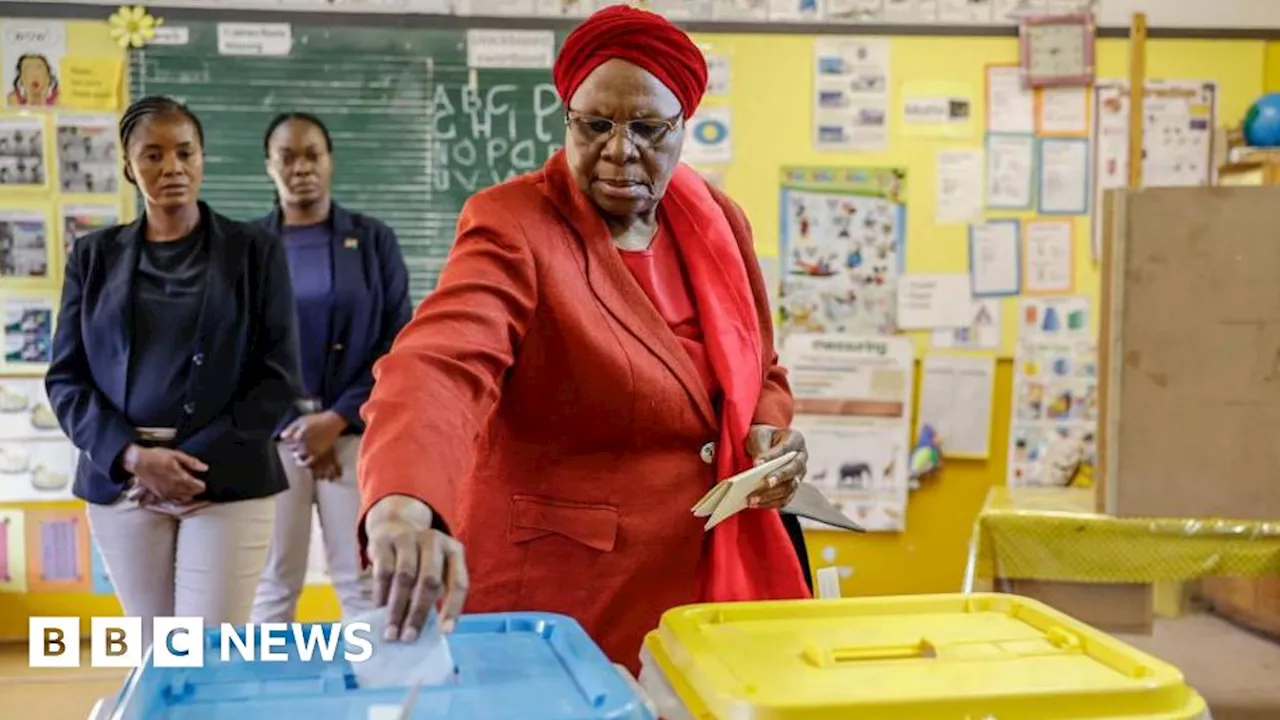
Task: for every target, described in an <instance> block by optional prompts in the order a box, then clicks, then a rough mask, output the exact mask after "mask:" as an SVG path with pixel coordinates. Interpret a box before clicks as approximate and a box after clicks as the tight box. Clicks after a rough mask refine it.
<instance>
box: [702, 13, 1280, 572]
mask: <svg viewBox="0 0 1280 720" xmlns="http://www.w3.org/2000/svg"><path fill="white" fill-rule="evenodd" d="M698 40H699V41H700V42H703V43H705V44H707V45H708V46H709V47H710V48H711V50H712V52H716V53H723V54H727V55H730V56H731V57H732V58H733V79H732V82H733V85H732V94H731V97H730V99H729V103H728V104H730V105H732V107H733V117H734V157H733V164H732V166H730V167H729V168H728V170H727V171H726V172H725V180H726V187H727V189H728V191H729V194H730V195H731V196H733V197H734V198H735V199H736V200H737V201H738V202H739V203H740V204H742V206H743V207H744V208H745V210H746V212H747V214H748V216H749V217H750V219H751V221H752V224H753V226H754V229H755V232H756V239H757V247H758V249H759V251H760V253H761V254H762V255H765V256H770V255H776V253H777V246H778V231H779V218H778V209H779V202H778V192H779V191H778V181H777V177H778V167H779V166H781V165H804V164H821V165H842V164H848V165H892V166H901V167H905V168H906V169H907V173H908V174H907V184H908V198H907V202H908V220H907V242H906V270H907V272H967V270H968V267H969V265H968V256H967V252H968V241H967V235H966V226H964V225H947V226H938V225H937V224H935V222H934V204H933V198H934V194H935V189H934V188H935V177H934V166H935V162H936V154H937V152H938V150H940V149H942V148H945V147H957V146H966V147H967V146H975V145H979V144H981V142H982V135H981V133H982V123H981V122H977V123H975V124H974V126H973V127H974V134H973V136H972V137H968V138H963V139H958V140H938V139H932V138H919V137H904V136H901V135H895V136H893V138H892V142H891V144H890V149H889V150H888V151H886V152H883V153H878V154H856V155H855V154H843V155H842V154H835V153H828V152H823V153H819V152H816V151H815V150H814V149H813V143H812V141H811V134H812V132H811V120H810V117H811V111H810V107H811V104H812V98H811V93H812V83H811V77H812V69H811V68H812V64H813V38H811V37H803V36H777V35H713V34H703V35H699V36H698ZM1127 53H1128V44H1127V42H1125V41H1123V40H1104V41H1101V42H1100V43H1099V48H1098V68H1099V77H1100V78H1123V77H1126V76H1127V73H1128V55H1127ZM1266 54H1267V48H1266V43H1264V42H1262V41H1197V40H1158V41H1152V42H1150V43H1149V45H1148V49H1147V67H1148V75H1149V77H1151V78H1164V79H1171V80H1173V79H1177V80H1181V79H1195V80H1214V81H1217V82H1218V83H1219V84H1220V90H1221V98H1220V104H1219V108H1218V109H1219V114H1220V118H1222V119H1223V120H1226V121H1229V122H1233V123H1234V122H1238V119H1239V118H1240V117H1241V116H1242V115H1243V113H1244V112H1245V110H1246V109H1247V107H1248V106H1249V104H1250V103H1251V102H1252V101H1253V100H1254V99H1256V97H1257V96H1258V94H1259V92H1260V91H1261V90H1262V87H1263V74H1264V73H1263V68H1264V56H1266ZM1016 59H1017V41H1016V40H1014V39H1012V38H1008V39H1005V38H939V37H899V38H895V39H894V40H893V43H892V56H891V61H890V62H891V69H890V72H891V77H892V82H893V84H894V100H895V103H894V107H895V108H896V107H897V105H898V104H899V103H898V100H900V98H901V96H902V88H903V85H904V84H907V83H912V82H931V83H947V84H954V85H956V86H957V87H965V88H969V89H970V92H971V96H972V97H973V98H974V100H975V103H976V104H975V106H974V108H973V112H974V114H975V116H976V117H977V118H982V117H984V114H985V102H984V97H985V93H984V69H985V67H986V66H987V65H988V64H992V63H1012V62H1016ZM895 116H896V112H895ZM891 122H892V121H891ZM893 127H895V128H897V127H900V124H899V123H894V124H893ZM990 216H991V217H1029V216H1031V215H1030V214H1016V213H995V212H992V213H990ZM1075 224H1076V230H1077V232H1076V236H1075V240H1076V288H1077V292H1078V293H1079V294H1083V295H1087V296H1089V297H1090V298H1092V299H1093V301H1094V304H1095V307H1096V303H1097V300H1098V272H1097V267H1096V265H1095V264H1094V262H1093V260H1092V255H1091V251H1090V245H1089V243H1090V221H1089V219H1088V218H1087V217H1081V218H1078V219H1076V220H1075ZM1016 302H1017V300H1016V299H1008V300H1005V301H1004V304H1005V307H1004V308H1003V310H1004V312H1003V313H1002V316H1003V319H1004V322H1005V333H1004V337H1005V343H1004V348H1003V353H1002V354H1003V355H1004V356H1005V359H1003V360H1002V361H1001V362H1000V363H999V364H998V370H997V377H996V397H995V413H994V420H993V422H994V425H993V432H992V440H991V448H992V455H991V458H990V459H989V460H986V461H961V460H949V461H947V465H946V467H945V468H944V471H943V472H942V473H941V474H940V475H939V476H938V477H937V478H935V479H932V480H928V481H926V483H925V485H924V487H923V488H922V489H921V490H919V491H917V492H915V493H913V494H912V496H911V499H910V501H909V503H908V509H907V530H906V532H903V533H901V534H891V533H877V534H868V535H862V536H851V535H846V534H842V533H830V532H819V533H813V534H812V535H811V540H810V546H811V547H810V552H811V555H813V562H814V565H815V567H820V566H824V565H828V564H832V563H830V562H827V561H826V560H824V559H823V558H822V554H823V550H824V549H825V548H827V547H831V548H834V549H835V551H836V553H835V557H836V560H835V562H834V564H835V565H837V566H842V567H846V568H850V569H851V570H852V574H851V575H850V576H849V577H848V578H847V579H846V580H845V581H844V583H843V588H842V589H843V591H844V592H845V593H846V594H850V595H852V594H857V595H879V594H896V593H916V592H952V591H957V590H959V589H960V587H961V578H962V576H963V572H964V566H965V559H966V552H967V544H968V541H969V536H970V532H971V530H972V526H973V520H974V515H975V513H976V512H977V511H978V509H979V508H980V507H981V505H982V502H983V500H984V498H985V496H986V493H987V490H988V489H989V488H990V487H992V486H994V485H1000V484H1002V483H1004V482H1005V466H1006V462H1005V454H1006V452H1007V448H1008V431H1009V414H1010V405H1011V397H1010V396H1011V384H1012V368H1011V363H1010V362H1009V360H1008V359H1007V358H1008V355H1009V354H1010V352H1011V349H1012V341H1013V337H1014V334H1015V332H1014V323H1015V313H1014V309H1015V308H1016ZM924 335H925V334H923V333H917V334H915V339H916V341H917V348H918V355H917V357H919V353H923V352H924V351H925V350H926V349H927V344H926V342H927V341H926V338H925V337H924ZM916 386H917V388H918V387H919V378H918V373H917V382H916Z"/></svg>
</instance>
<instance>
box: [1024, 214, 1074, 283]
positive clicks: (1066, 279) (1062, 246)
mask: <svg viewBox="0 0 1280 720" xmlns="http://www.w3.org/2000/svg"><path fill="white" fill-rule="evenodd" d="M1074 231H1075V224H1074V223H1072V222H1071V221H1070V220H1028V221H1027V222H1026V223H1024V224H1023V226H1022V232H1023V248H1022V258H1023V265H1024V267H1025V272H1024V274H1023V284H1022V291H1023V292H1025V293H1033V294H1039V295H1063V294H1067V293H1070V292H1071V291H1072V289H1073V287H1074V284H1075V283H1074V275H1075V252H1074V250H1075V233H1074Z"/></svg>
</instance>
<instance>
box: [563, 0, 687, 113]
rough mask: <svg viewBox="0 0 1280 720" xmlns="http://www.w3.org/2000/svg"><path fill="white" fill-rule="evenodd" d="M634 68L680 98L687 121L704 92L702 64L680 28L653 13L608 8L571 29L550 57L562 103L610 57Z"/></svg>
mask: <svg viewBox="0 0 1280 720" xmlns="http://www.w3.org/2000/svg"><path fill="white" fill-rule="evenodd" d="M615 58H616V59H619V60H626V61H627V62H629V63H631V64H633V65H637V66H639V67H641V68H643V69H645V70H646V71H648V72H649V73H651V74H652V75H653V76H654V77H656V78H658V80H660V81H661V82H662V84H663V85H666V86H667V87H668V88H670V89H671V92H673V93H675V96H676V97H677V98H679V100H680V107H681V109H682V110H683V111H684V116H685V119H688V118H690V117H693V113H694V111H696V110H697V109H698V104H699V103H701V102H702V95H703V93H705V92H706V91H707V61H706V58H704V57H703V56H702V51H701V50H699V49H698V46H697V45H694V44H693V40H691V39H690V38H689V36H688V35H686V34H685V32H684V31H683V30H681V29H680V28H677V27H676V26H675V25H672V24H671V23H670V22H667V19H666V18H664V17H662V16H661V15H658V14H656V13H651V12H648V11H645V10H637V9H635V8H633V7H629V6H627V5H610V6H609V7H607V8H605V9H603V10H600V11H599V12H597V13H595V14H594V15H592V16H591V17H589V18H587V19H586V20H585V21H583V23H582V24H581V25H579V26H578V27H576V28H574V29H573V32H571V33H569V36H568V37H566V38H565V40H564V46H563V47H562V48H560V55H559V56H558V57H556V65H555V71H554V74H555V82H556V91H557V92H558V93H560V99H561V100H562V101H564V103H565V105H568V104H569V99H570V98H572V97H573V94H574V93H575V92H577V90H578V86H580V85H582V81H583V80H586V79H587V76H588V75H590V74H591V71H593V70H595V69H596V68H598V67H600V66H601V65H603V64H604V63H605V62H607V61H609V60H613V59H615Z"/></svg>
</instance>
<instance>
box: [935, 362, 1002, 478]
mask: <svg viewBox="0 0 1280 720" xmlns="http://www.w3.org/2000/svg"><path fill="white" fill-rule="evenodd" d="M920 377H921V380H920V411H919V414H918V417H917V419H916V435H917V437H918V436H919V432H920V429H921V428H923V427H924V426H925V425H926V424H927V425H929V426H931V427H932V428H933V429H934V432H936V433H937V436H938V438H939V440H940V441H941V443H942V455H943V456H944V457H949V458H966V459H972V460H985V459H986V458H987V457H989V456H990V455H991V417H992V412H991V409H992V408H991V405H992V402H993V401H994V399H995V398H994V394H995V383H996V357H995V355H949V354H941V355H940V354H930V355H927V356H925V358H924V362H922V363H921V368H920Z"/></svg>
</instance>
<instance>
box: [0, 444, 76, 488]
mask: <svg viewBox="0 0 1280 720" xmlns="http://www.w3.org/2000/svg"><path fill="white" fill-rule="evenodd" d="M75 461H76V451H75V447H74V446H73V445H72V444H71V443H70V442H69V441H67V440H64V439H51V440H4V441H0V503H13V502H59V501H64V500H73V499H74V496H73V495H72V494H71V481H72V480H73V477H74V475H75Z"/></svg>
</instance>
